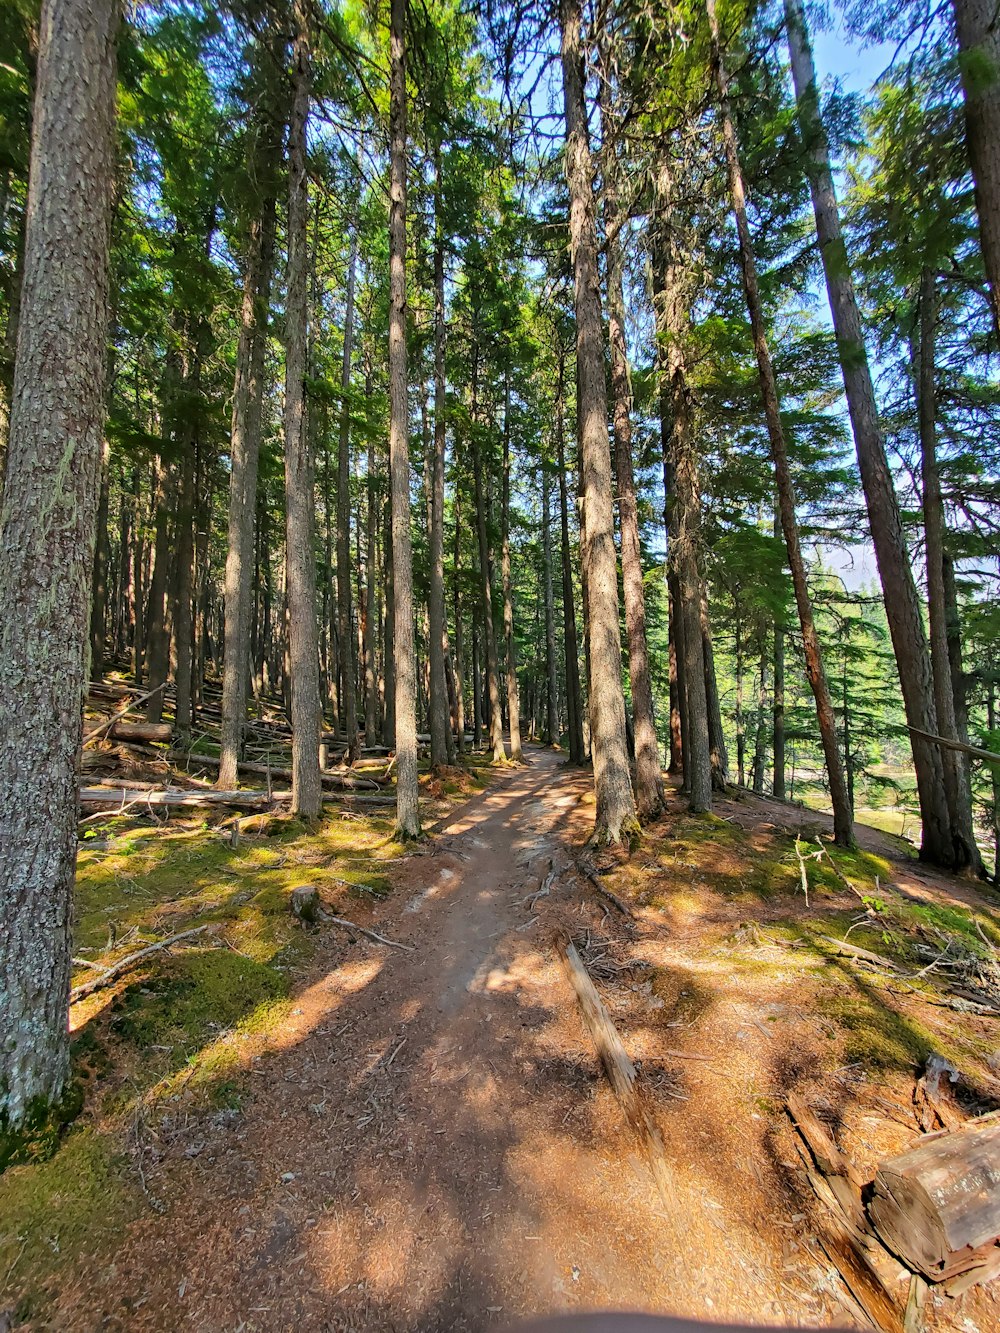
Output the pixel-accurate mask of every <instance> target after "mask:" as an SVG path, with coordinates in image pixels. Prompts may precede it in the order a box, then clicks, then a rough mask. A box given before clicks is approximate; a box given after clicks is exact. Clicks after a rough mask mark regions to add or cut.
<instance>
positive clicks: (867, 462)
mask: <svg viewBox="0 0 1000 1333" xmlns="http://www.w3.org/2000/svg"><path fill="white" fill-rule="evenodd" d="M785 18H786V23H787V29H788V49H789V53H790V56H791V66H792V78H793V80H794V83H795V96H796V100H797V103H798V114H799V123H800V126H801V131H802V138H803V142H804V146H805V153H806V171H807V173H808V176H809V185H810V189H811V192H812V201H813V211H814V213H815V216H816V233H817V237H818V240H819V249H820V256H821V258H822V261H823V270H824V273H825V276H826V289H827V295H828V297H829V300H830V311H831V314H832V316H833V327H834V332H835V333H836V336H837V348H838V351H839V354H840V365H841V371H842V374H843V377H844V390H845V392H846V395H847V407H848V412H849V414H850V418H851V426H852V429H853V432H854V443H855V447H856V450H857V456H858V467H859V469H860V472H861V485H862V489H863V490H864V494H865V503H866V506H867V509H868V522H869V526H870V528H871V535H872V544H873V545H874V547H875V558H876V561H877V563H878V569H879V577H880V579H881V582H882V592H883V595H884V600H885V611H886V618H887V620H888V622H889V634H890V637H891V639H892V646H893V651H894V653H895V656H896V665H897V668H898V671H899V683H900V688H901V691H902V695H903V706H904V709H905V712H906V720H907V724H908V725H909V726H910V727H914V728H916V729H917V730H919V731H923V732H927V733H931V734H933V735H936V734H937V716H936V711H935V707H934V685H933V680H932V676H931V664H930V655H929V653H928V648H927V635H926V633H925V632H924V622H923V617H922V614H921V607H920V598H919V595H918V593H917V586H916V583H915V582H914V577H913V566H912V562H911V560H910V554H909V551H908V550H907V547H906V539H905V537H904V535H903V526H902V522H901V520H900V514H899V501H898V499H897V496H896V491H895V488H894V486H893V480H892V473H891V472H890V470H889V463H888V459H887V458H886V452H885V443H884V441H883V438H882V430H881V426H880V424H879V418H878V404H877V402H876V400H875V388H874V385H873V383H872V377H871V371H870V369H869V365H868V353H867V349H866V347H865V339H864V333H863V331H862V326H861V313H860V311H859V309H858V302H857V297H856V296H855V292H854V282H853V279H852V277H851V269H850V260H849V258H848V254H847V247H846V245H845V243H844V238H843V235H842V234H841V229H840V211H839V207H838V204H837V194H836V190H835V188H834V183H833V173H832V171H831V168H830V149H829V143H828V140H827V137H826V131H825V129H824V126H823V121H822V116H821V114H820V106H819V91H818V88H817V84H816V70H815V67H814V65H813V57H812V48H811V47H810V45H809V36H808V32H807V29H806V22H805V14H804V11H803V7H802V3H801V0H785ZM910 744H911V748H912V752H913V766H914V769H915V770H916V777H917V793H918V796H919V800H920V818H921V824H922V840H921V847H920V856H921V859H922V860H925V861H930V862H933V863H934V864H935V865H940V866H945V867H946V868H948V869H961V868H962V864H963V853H962V851H961V830H959V829H956V828H954V827H953V825H952V821H951V817H950V812H949V808H948V799H947V793H946V791H945V783H944V765H943V762H942V759H941V752H940V750H939V748H938V747H937V746H936V745H934V744H933V743H931V742H928V741H925V740H922V739H921V738H920V737H919V736H916V735H914V734H913V733H912V732H911V735H910Z"/></svg>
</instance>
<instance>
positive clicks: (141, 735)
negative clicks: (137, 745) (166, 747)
mask: <svg viewBox="0 0 1000 1333" xmlns="http://www.w3.org/2000/svg"><path fill="white" fill-rule="evenodd" d="M173 734H174V729H173V727H172V726H171V725H170V723H169V722H116V723H115V724H114V726H112V727H111V729H110V730H109V731H107V732H105V735H106V736H107V737H108V738H109V739H110V740H113V741H157V742H159V743H161V744H164V743H165V744H169V743H170V741H171V739H172V737H173Z"/></svg>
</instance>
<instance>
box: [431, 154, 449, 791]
mask: <svg viewBox="0 0 1000 1333" xmlns="http://www.w3.org/2000/svg"><path fill="white" fill-rule="evenodd" d="M442 206H443V200H442V191H441V153H440V149H439V150H438V152H437V153H436V155H435V176H434V448H433V457H432V460H431V505H430V510H431V512H430V534H429V536H430V542H429V548H430V549H429V555H430V588H429V592H428V598H427V618H428V622H429V629H428V636H429V640H430V642H429V644H428V657H429V659H430V676H431V681H430V732H431V766H432V767H433V768H440V767H441V766H442V765H443V764H446V763H447V762H448V735H449V732H450V730H451V722H450V718H449V715H448V680H447V676H446V674H445V660H446V656H445V637H446V635H447V628H448V627H447V621H446V619H445V607H444V463H445V448H446V444H447V427H448V422H447V402H448V398H447V383H446V380H445V340H446V334H447V329H446V325H445V303H444V296H445V292H444V221H443V218H442V216H441V214H442Z"/></svg>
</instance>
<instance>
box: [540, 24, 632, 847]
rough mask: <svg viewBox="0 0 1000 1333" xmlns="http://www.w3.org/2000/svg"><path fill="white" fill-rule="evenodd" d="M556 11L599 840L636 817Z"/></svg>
mask: <svg viewBox="0 0 1000 1333" xmlns="http://www.w3.org/2000/svg"><path fill="white" fill-rule="evenodd" d="M559 17H560V26H561V30H562V31H561V38H562V43H561V45H562V73H563V94H564V100H565V113H566V182H567V185H568V187H569V197H570V249H571V251H572V258H573V276H574V289H575V304H576V332H577V357H576V360H577V382H578V384H579V394H580V407H581V413H580V441H581V459H580V462H581V472H582V475H583V488H584V515H585V522H584V525H583V526H584V533H585V540H584V550H583V564H584V567H585V569H586V573H587V585H588V586H587V601H588V607H589V620H590V635H589V641H590V659H591V667H590V673H591V676H590V691H589V700H590V729H591V755H592V757H593V762H594V789H595V794H596V797H597V810H596V815H595V821H594V833H593V837H594V840H595V841H596V842H609V843H617V842H621V841H628V840H629V839H630V838H631V837H632V835H633V834H634V833H635V832H636V830H637V829H638V819H637V817H636V810H635V800H634V798H633V795H632V783H631V778H630V775H629V764H628V748H627V745H626V739H625V698H624V695H623V693H622V679H621V674H622V673H621V637H620V631H619V606H618V572H617V559H616V555H615V537H614V512H613V509H612V503H611V455H610V442H609V438H608V403H607V385H606V383H605V378H604V335H603V322H602V319H601V295H600V286H599V277H598V268H597V225H596V219H595V212H594V194H593V169H592V165H591V158H590V143H589V139H588V133H587V109H586V101H585V87H584V65H583V59H582V54H581V42H580V37H581V34H580V27H581V4H580V0H560V6H559Z"/></svg>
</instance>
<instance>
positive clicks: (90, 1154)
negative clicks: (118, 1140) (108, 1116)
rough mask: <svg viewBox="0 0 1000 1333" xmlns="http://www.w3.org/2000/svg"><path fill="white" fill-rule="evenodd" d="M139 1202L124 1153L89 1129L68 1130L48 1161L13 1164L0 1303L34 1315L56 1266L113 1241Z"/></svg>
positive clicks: (0, 1225)
mask: <svg viewBox="0 0 1000 1333" xmlns="http://www.w3.org/2000/svg"><path fill="white" fill-rule="evenodd" d="M136 1209H137V1199H136V1196H135V1194H134V1191H133V1190H132V1188H131V1187H130V1186H129V1185H128V1184H127V1183H126V1181H125V1179H124V1176H123V1171H122V1160H121V1159H120V1158H119V1157H117V1156H116V1155H115V1153H114V1152H113V1149H112V1146H111V1142H110V1140H109V1139H108V1138H107V1137H105V1136H103V1135H100V1134H97V1133H96V1132H94V1131H93V1130H90V1129H76V1130H71V1131H70V1133H69V1134H67V1135H66V1136H65V1138H64V1140H63V1142H62V1144H61V1146H60V1148H59V1151H58V1152H57V1153H56V1154H55V1155H54V1156H53V1157H51V1158H50V1160H49V1161H47V1162H44V1163H41V1164H37V1165H32V1166H19V1167H12V1168H11V1169H10V1170H8V1171H7V1172H6V1173H5V1174H4V1175H3V1176H2V1177H0V1278H2V1277H3V1275H6V1283H5V1285H4V1286H2V1287H0V1308H4V1309H6V1308H8V1304H9V1305H11V1306H12V1307H13V1309H14V1311H15V1319H16V1320H22V1319H24V1320H26V1319H29V1318H31V1317H32V1316H33V1315H36V1314H37V1313H38V1312H39V1311H40V1310H41V1309H42V1308H43V1307H44V1304H45V1284H46V1281H47V1279H48V1278H50V1276H51V1275H52V1274H53V1273H54V1272H55V1271H56V1270H57V1268H62V1267H63V1266H64V1265H66V1264H67V1263H70V1262H72V1261H73V1260H75V1259H78V1258H79V1256H80V1255H81V1254H82V1253H83V1252H86V1253H88V1254H94V1253H97V1252H99V1251H100V1250H101V1249H102V1248H103V1247H106V1246H109V1245H110V1244H112V1243H113V1242H114V1240H115V1238H116V1237H117V1236H118V1235H120V1234H121V1231H122V1229H123V1227H124V1226H125V1224H126V1223H127V1221H128V1220H129V1218H130V1217H131V1216H132V1215H133V1214H134V1213H135V1211H136Z"/></svg>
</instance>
